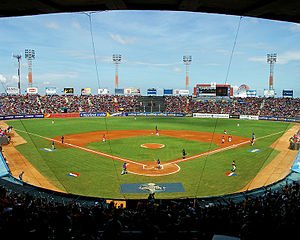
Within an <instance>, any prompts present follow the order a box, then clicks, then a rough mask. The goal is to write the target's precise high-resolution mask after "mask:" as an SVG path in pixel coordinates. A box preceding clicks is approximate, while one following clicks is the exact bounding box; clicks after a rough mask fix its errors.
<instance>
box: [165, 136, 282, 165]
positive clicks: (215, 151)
mask: <svg viewBox="0 0 300 240" xmlns="http://www.w3.org/2000/svg"><path fill="white" fill-rule="evenodd" d="M283 132H284V131H280V132H277V133H272V134H269V135H266V136H263V137H259V138H256V140H259V139H264V138H267V137H271V136H274V135H277V134H280V133H283ZM247 143H249V141H245V142H241V143H238V144H233V145H230V146H228V147H224V148H218V149H215V150H212V151H209V152H204V153H200V154H198V155H194V156H191V157H186V158H185V159H178V160H175V161H172V162H168V163H165V164H164V165H169V164H174V163H180V162H185V161H188V160H192V159H195V158H199V157H203V156H206V155H212V154H215V153H218V152H222V151H226V150H229V149H233V148H237V147H239V146H241V145H244V144H247Z"/></svg>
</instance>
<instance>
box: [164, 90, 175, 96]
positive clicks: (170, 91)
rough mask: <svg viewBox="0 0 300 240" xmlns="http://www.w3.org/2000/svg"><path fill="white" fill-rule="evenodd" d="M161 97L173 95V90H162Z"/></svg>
mask: <svg viewBox="0 0 300 240" xmlns="http://www.w3.org/2000/svg"><path fill="white" fill-rule="evenodd" d="M163 95H173V89H164V91H163Z"/></svg>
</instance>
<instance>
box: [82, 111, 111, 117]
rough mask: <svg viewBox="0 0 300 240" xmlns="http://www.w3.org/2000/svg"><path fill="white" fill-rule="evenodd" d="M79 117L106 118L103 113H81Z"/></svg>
mask: <svg viewBox="0 0 300 240" xmlns="http://www.w3.org/2000/svg"><path fill="white" fill-rule="evenodd" d="M80 117H106V113H105V112H98V113H86V112H81V113H80Z"/></svg>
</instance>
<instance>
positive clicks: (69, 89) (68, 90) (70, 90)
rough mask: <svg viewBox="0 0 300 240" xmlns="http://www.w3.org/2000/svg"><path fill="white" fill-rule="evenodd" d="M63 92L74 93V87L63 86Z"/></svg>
mask: <svg viewBox="0 0 300 240" xmlns="http://www.w3.org/2000/svg"><path fill="white" fill-rule="evenodd" d="M64 94H67V95H68V94H69V95H71V94H74V88H64Z"/></svg>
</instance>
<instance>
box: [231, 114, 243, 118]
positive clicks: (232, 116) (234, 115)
mask: <svg viewBox="0 0 300 240" xmlns="http://www.w3.org/2000/svg"><path fill="white" fill-rule="evenodd" d="M229 118H234V119H239V118H240V115H238V114H229Z"/></svg>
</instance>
